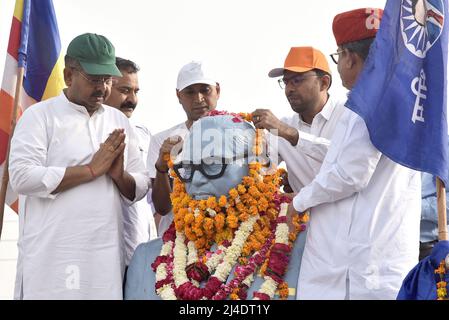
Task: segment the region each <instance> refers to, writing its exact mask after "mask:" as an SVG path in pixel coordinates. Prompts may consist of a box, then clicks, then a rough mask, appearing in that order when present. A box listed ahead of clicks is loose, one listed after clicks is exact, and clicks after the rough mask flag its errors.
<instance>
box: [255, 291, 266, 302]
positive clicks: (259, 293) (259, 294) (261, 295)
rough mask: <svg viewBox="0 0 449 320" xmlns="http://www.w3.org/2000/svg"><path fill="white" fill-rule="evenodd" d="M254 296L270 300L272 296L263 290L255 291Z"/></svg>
mask: <svg viewBox="0 0 449 320" xmlns="http://www.w3.org/2000/svg"><path fill="white" fill-rule="evenodd" d="M254 298H259V300H270V296H269V295H268V294H265V293H261V292H254Z"/></svg>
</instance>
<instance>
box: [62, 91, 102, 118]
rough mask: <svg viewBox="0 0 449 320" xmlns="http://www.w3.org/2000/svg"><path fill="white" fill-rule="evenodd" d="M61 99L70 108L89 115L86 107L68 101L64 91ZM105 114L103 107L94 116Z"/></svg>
mask: <svg viewBox="0 0 449 320" xmlns="http://www.w3.org/2000/svg"><path fill="white" fill-rule="evenodd" d="M59 98H60V99H61V101H62V102H64V103H65V104H66V105H67V106H69V107H70V108H72V109H74V110H76V111H78V112H81V113H84V114H86V115H89V112H87V109H86V107H85V106H82V105H79V104H76V103H74V102H72V101H70V100H69V99H67V96H66V95H65V92H64V91H63V92H62V93H61V94H60V95H59ZM103 112H104V106H103V105H101V107H100V108H98V110H97V111H95V112H94V114H93V115H95V114H102V113H103Z"/></svg>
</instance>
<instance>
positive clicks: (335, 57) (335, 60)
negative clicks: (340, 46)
mask: <svg viewBox="0 0 449 320" xmlns="http://www.w3.org/2000/svg"><path fill="white" fill-rule="evenodd" d="M343 51H345V50H340V51H337V52H335V53H331V54H330V55H329V56H330V57H331V59H332V61H333V62H335V64H338V58H339V57H340V53H342V52H343Z"/></svg>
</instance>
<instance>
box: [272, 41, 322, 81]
mask: <svg viewBox="0 0 449 320" xmlns="http://www.w3.org/2000/svg"><path fill="white" fill-rule="evenodd" d="M312 69H320V70H322V71H325V72H327V73H329V74H330V73H331V70H330V69H329V64H328V63H327V59H326V57H325V56H324V54H323V53H322V52H321V51H320V50H317V49H315V48H313V47H292V48H291V49H290V52H289V53H288V55H287V58H285V62H284V67H283V68H276V69H273V70H271V71H270V72H269V73H268V76H269V77H270V78H275V77H280V76H282V75H283V74H284V70H289V71H293V72H307V71H310V70H312Z"/></svg>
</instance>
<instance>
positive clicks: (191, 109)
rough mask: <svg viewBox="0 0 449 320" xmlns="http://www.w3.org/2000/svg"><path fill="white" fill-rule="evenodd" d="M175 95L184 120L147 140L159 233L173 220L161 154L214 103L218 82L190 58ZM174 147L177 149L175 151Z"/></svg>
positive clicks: (178, 142)
mask: <svg viewBox="0 0 449 320" xmlns="http://www.w3.org/2000/svg"><path fill="white" fill-rule="evenodd" d="M176 95H177V97H178V100H179V103H180V104H181V105H182V108H183V109H184V112H185V113H186V116H187V120H186V121H185V122H183V123H180V124H178V125H176V126H174V127H172V128H170V129H168V130H165V131H162V132H160V133H157V134H155V135H154V136H153V137H152V139H151V142H150V148H149V152H148V160H147V168H148V171H149V173H150V177H151V181H152V199H153V204H154V207H155V209H156V211H157V212H158V213H159V214H160V215H161V216H162V217H161V218H160V222H159V227H158V235H159V236H162V235H163V233H164V232H165V231H166V230H167V229H168V227H169V226H170V224H171V223H172V222H173V212H172V206H171V201H170V193H171V182H170V179H171V178H170V177H169V175H168V166H167V163H166V160H164V156H165V155H167V154H171V153H172V152H173V153H175V154H174V156H176V155H177V153H176V152H179V149H178V148H180V147H181V146H182V143H181V142H182V140H183V139H184V137H185V136H186V135H187V134H188V132H189V129H190V127H191V126H192V124H193V123H194V122H195V121H196V120H198V119H199V118H201V117H203V116H205V115H206V114H207V113H208V112H209V111H211V110H214V109H215V108H216V107H217V101H218V99H219V97H220V84H219V83H218V82H217V81H216V78H215V75H214V73H213V71H212V70H211V69H209V67H208V66H207V64H204V63H203V62H201V61H192V62H190V63H188V64H186V65H184V66H183V67H182V68H181V70H179V73H178V78H177V81H176ZM175 150H176V151H175Z"/></svg>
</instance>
